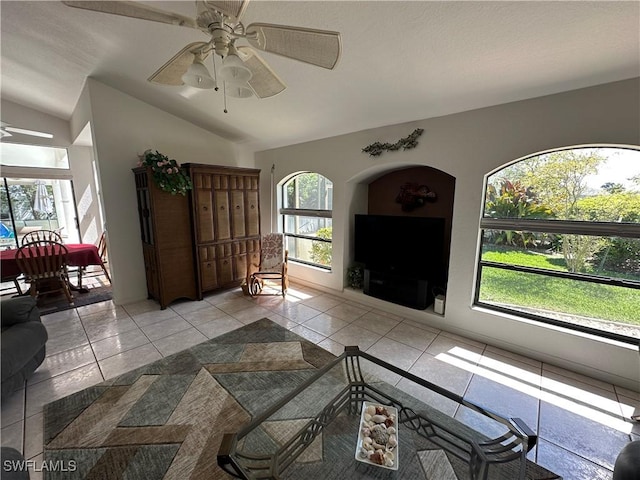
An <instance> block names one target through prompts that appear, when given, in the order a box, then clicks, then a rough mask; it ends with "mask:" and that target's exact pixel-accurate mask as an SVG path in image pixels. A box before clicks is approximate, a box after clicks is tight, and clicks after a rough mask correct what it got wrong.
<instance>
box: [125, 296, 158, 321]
mask: <svg viewBox="0 0 640 480" xmlns="http://www.w3.org/2000/svg"><path fill="white" fill-rule="evenodd" d="M122 307H123V308H124V309H125V310H126V311H127V313H128V314H129V315H131V316H132V317H133V316H135V315H140V314H142V313H146V312H153V311H156V310H160V304H159V303H158V302H156V301H155V300H151V299H148V300H141V301H139V302H134V303H127V304H126V305H123V306H122Z"/></svg>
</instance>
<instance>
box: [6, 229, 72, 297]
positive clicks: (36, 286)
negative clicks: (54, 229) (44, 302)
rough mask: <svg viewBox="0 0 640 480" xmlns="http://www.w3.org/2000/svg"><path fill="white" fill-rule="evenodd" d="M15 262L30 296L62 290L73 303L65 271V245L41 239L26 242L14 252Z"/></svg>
mask: <svg viewBox="0 0 640 480" xmlns="http://www.w3.org/2000/svg"><path fill="white" fill-rule="evenodd" d="M16 262H17V263H18V267H19V268H20V270H21V271H22V273H24V276H25V278H26V280H27V282H28V283H29V285H30V286H29V294H30V295H31V296H32V297H35V296H37V295H38V294H44V293H53V292H62V293H64V294H65V296H66V297H67V300H68V301H69V303H70V304H73V297H72V295H71V290H70V288H69V273H68V272H67V247H65V246H64V245H63V244H62V243H60V242H51V241H49V242H46V241H43V240H39V241H34V242H29V243H26V244H24V245H22V246H21V247H20V248H19V249H18V251H17V252H16Z"/></svg>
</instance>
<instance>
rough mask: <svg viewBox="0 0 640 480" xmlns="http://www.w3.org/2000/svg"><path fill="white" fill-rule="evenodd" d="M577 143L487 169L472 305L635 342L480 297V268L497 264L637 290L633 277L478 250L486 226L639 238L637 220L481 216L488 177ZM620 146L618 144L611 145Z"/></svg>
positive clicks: (639, 284) (489, 227)
mask: <svg viewBox="0 0 640 480" xmlns="http://www.w3.org/2000/svg"><path fill="white" fill-rule="evenodd" d="M578 148H581V147H574V148H569V149H560V150H554V151H548V152H543V153H539V154H535V155H530V156H527V157H525V158H522V159H520V160H518V161H516V162H512V163H510V164H508V165H505V166H503V167H502V168H500V169H496V170H494V171H493V172H490V173H488V174H487V175H486V176H485V180H484V189H483V196H482V213H481V218H480V223H479V235H480V237H479V242H478V245H479V247H478V261H477V271H476V281H475V289H474V296H473V305H474V306H478V307H482V308H486V309H489V310H494V311H498V312H501V313H506V314H509V315H514V316H517V317H522V318H526V319H530V320H535V321H540V322H543V323H546V324H551V325H555V326H560V327H564V328H569V329H571V330H575V331H579V332H583V333H588V334H593V335H596V336H598V337H602V338H607V339H612V340H617V341H620V342H623V343H631V344H635V345H637V344H638V343H639V340H638V338H635V337H631V336H627V335H622V334H619V333H615V332H610V331H607V330H603V329H598V328H594V327H589V326H586V325H581V324H579V323H571V322H568V321H563V320H558V319H555V318H552V317H546V316H543V315H537V314H535V313H530V312H524V311H522V310H517V309H515V308H509V307H505V306H501V305H495V304H492V303H486V302H483V301H481V300H480V291H481V285H482V270H483V268H484V267H489V268H499V269H503V270H511V271H516V272H522V273H528V274H534V275H542V276H545V277H556V278H565V279H569V280H575V281H580V282H590V283H597V284H602V285H611V286H618V287H624V288H632V289H638V290H640V281H634V280H629V279H622V278H611V277H604V276H597V275H590V274H585V273H574V272H567V271H556V270H548V269H544V268H538V267H531V266H521V265H513V264H507V263H501V262H495V261H488V260H483V259H482V250H483V246H484V237H485V231H486V230H504V231H525V232H538V233H553V234H569V235H590V236H601V237H623V238H633V239H638V238H640V223H629V222H596V221H586V220H583V221H580V220H553V219H527V218H492V217H485V208H486V191H487V186H488V185H489V179H490V178H491V177H492V176H493V175H495V174H497V173H499V172H500V171H502V170H504V169H505V168H507V167H509V166H511V165H514V164H516V163H518V162H523V161H527V160H528V159H531V158H534V157H538V156H540V155H544V154H548V153H552V152H555V151H562V150H573V149H578ZM614 148H621V147H614Z"/></svg>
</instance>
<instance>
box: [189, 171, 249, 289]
mask: <svg viewBox="0 0 640 480" xmlns="http://www.w3.org/2000/svg"><path fill="white" fill-rule="evenodd" d="M182 166H183V167H184V168H185V169H186V170H187V171H188V172H189V175H190V177H191V181H192V182H193V190H192V192H191V218H192V235H193V239H194V252H195V258H196V265H195V267H196V284H197V290H198V298H202V295H203V293H204V292H208V291H211V290H216V289H219V288H227V287H233V286H238V285H240V284H241V283H242V280H244V278H245V276H246V271H247V262H248V261H255V262H256V263H259V257H260V202H259V197H260V191H259V187H260V170H257V169H250V168H238V167H223V166H216V165H205V164H196V163H186V164H183V165H182Z"/></svg>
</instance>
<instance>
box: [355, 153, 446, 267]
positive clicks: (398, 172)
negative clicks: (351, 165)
mask: <svg viewBox="0 0 640 480" xmlns="http://www.w3.org/2000/svg"><path fill="white" fill-rule="evenodd" d="M367 173H368V175H366V174H364V175H363V174H361V175H359V176H358V178H354V179H352V181H353V182H354V184H355V185H354V186H356V188H354V190H353V194H354V198H353V202H352V205H351V215H350V220H349V222H350V227H351V228H350V229H349V230H350V231H351V232H352V234H353V222H354V214H356V213H366V214H370V215H396V216H413V217H441V218H444V219H445V238H444V251H443V263H444V265H446V269H447V271H448V268H449V256H450V249H451V224H452V217H453V201H454V195H455V184H456V179H455V177H453V176H452V175H450V174H448V173H446V172H444V171H442V170H439V169H437V168H433V167H429V166H424V165H421V166H416V165H413V166H405V167H401V168H397V165H396V168H394V169H392V170H386V171H382V170H381V169H379V168H376V169H373V170H370V171H369V172H367ZM405 184H415V185H419V186H420V185H426V186H427V187H428V189H429V190H430V191H431V192H434V193H435V194H436V199H435V201H427V202H425V203H424V204H423V205H421V206H417V207H415V208H413V209H411V210H406V209H405V210H403V208H402V205H401V204H400V203H399V202H397V201H396V199H397V198H398V194H399V193H400V191H401V188H402V187H403V186H404V185H405ZM353 238H354V237H353V235H351V239H352V241H351V244H352V245H353ZM349 250H350V251H351V253H352V258H353V251H352V248H350V249H349Z"/></svg>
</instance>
